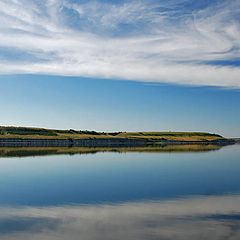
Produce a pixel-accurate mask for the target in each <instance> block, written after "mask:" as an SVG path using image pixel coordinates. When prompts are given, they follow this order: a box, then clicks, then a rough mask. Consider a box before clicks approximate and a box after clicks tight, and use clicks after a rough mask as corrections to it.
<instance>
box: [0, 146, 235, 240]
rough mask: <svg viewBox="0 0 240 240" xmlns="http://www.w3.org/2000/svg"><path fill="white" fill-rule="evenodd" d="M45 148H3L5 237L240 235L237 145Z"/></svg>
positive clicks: (0, 220)
mask: <svg viewBox="0 0 240 240" xmlns="http://www.w3.org/2000/svg"><path fill="white" fill-rule="evenodd" d="M1 150H2V151H1ZM40 150H41V149H38V150H36V151H37V153H36V152H35V154H33V149H31V151H30V149H28V150H26V149H15V150H14V151H15V153H14V154H13V152H12V151H13V150H12V149H0V153H1V154H0V156H1V157H0V239H4V240H5V239H8V240H11V239H18V240H21V239H24V240H26V239H27V240H28V239H31V240H32V239H33V240H34V239H44V240H50V239H51V240H52V239H69V240H72V239H83V240H85V239H87V240H88V239H89V240H90V239H93V240H95V239H126V240H128V239H129V240H133V239H164V240H165V239H174V240H178V239H197V240H198V239H213V240H214V239H219V240H220V239H221V240H222V239H239V238H240V231H239V229H240V174H239V172H240V145H233V146H227V147H223V148H221V149H220V148H213V149H210V148H209V149H201V151H196V148H195V149H189V148H187V149H186V147H185V150H179V148H178V149H175V151H174V149H166V148H165V150H164V151H162V150H161V151H160V150H158V151H156V150H154V151H153V149H151V151H149V150H148V151H147V150H143V149H142V150H141V151H136V149H135V150H133V149H132V150H131V151H129V149H128V150H126V149H125V150H124V151H123V149H122V150H121V151H117V152H116V149H115V150H111V151H110V152H108V151H107V150H106V149H104V150H103V149H102V150H101V151H100V150H99V151H96V149H95V151H92V150H91V151H90V150H89V151H87V152H91V153H93V152H94V153H95V154H86V149H85V151H80V152H79V150H77V151H76V149H75V150H74V151H73V149H71V155H69V154H67V152H66V149H65V150H64V149H63V150H61V151H60V150H59V149H58V151H57V152H56V149H55V151H54V153H53V152H51V154H50V155H48V154H47V151H46V149H45V150H42V151H44V154H40V153H39V151H40ZM49 150H50V149H48V151H49ZM21 151H22V154H21V153H20V152H21ZM26 151H27V153H28V154H26ZM23 152H24V154H23ZM40 152H41V151H40ZM59 152H60V153H61V154H59ZM73 152H74V153H75V154H73ZM30 153H31V154H30ZM41 153H42V152H41ZM80 153H81V154H80ZM9 156H11V157H9ZM14 156H15V157H14Z"/></svg>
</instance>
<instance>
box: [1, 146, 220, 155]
mask: <svg viewBox="0 0 240 240" xmlns="http://www.w3.org/2000/svg"><path fill="white" fill-rule="evenodd" d="M222 147H223V146H220V145H213V144H179V145H157V146H146V147H116V148H110V147H0V157H26V156H45V155H59V154H68V155H74V154H95V153H98V152H119V153H126V152H155V153H161V152H207V151H214V150H219V149H221V148H222Z"/></svg>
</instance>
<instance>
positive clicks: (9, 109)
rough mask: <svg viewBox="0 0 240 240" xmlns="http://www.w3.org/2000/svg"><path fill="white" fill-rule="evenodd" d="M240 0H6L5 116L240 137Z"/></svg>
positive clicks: (0, 35) (1, 13) (1, 11)
mask: <svg viewBox="0 0 240 240" xmlns="http://www.w3.org/2000/svg"><path fill="white" fill-rule="evenodd" d="M239 16H240V2H239V1H238V0H231V1H229V0H228V1H225V0H221V1H220V0H213V1H210V0H205V1H193V0H191V1H190V0H178V1H176V0H161V1H152V0H150V1H146V0H136V1H123V0H114V1H113V0H112V1H110V0H95V1H86V0H85V1H83V0H44V1H37V0H1V1H0V22H1V25H0V83H1V95H0V110H1V115H0V124H1V125H25V126H42V127H53V128H77V129H95V130H109V131H117V130H132V131H135V130H172V131H173V130H182V131H183V130H189V131H190V130H196V131H211V132H219V133H222V134H224V135H227V136H240V128H239V122H240V121H239V120H240V110H238V108H239V107H238V105H239V102H240V93H239V88H240V79H239V76H240V64H239V62H240V18H239Z"/></svg>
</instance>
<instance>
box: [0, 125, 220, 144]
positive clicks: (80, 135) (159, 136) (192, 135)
mask: <svg viewBox="0 0 240 240" xmlns="http://www.w3.org/2000/svg"><path fill="white" fill-rule="evenodd" d="M0 138H20V139H33V138H34V139H35V138H41V139H69V138H71V139H89V138H126V139H146V140H152V141H164V140H173V141H212V140H219V139H224V138H223V137H222V136H220V135H218V134H212V133H204V132H112V133H111V132H95V131H81V130H80V131H77V130H73V129H69V130H56V129H45V128H28V127H1V126H0Z"/></svg>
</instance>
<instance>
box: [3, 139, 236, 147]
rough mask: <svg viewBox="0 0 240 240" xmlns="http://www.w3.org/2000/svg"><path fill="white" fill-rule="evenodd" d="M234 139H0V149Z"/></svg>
mask: <svg viewBox="0 0 240 240" xmlns="http://www.w3.org/2000/svg"><path fill="white" fill-rule="evenodd" d="M237 142H238V141H237V140H234V139H218V140H211V141H207V140H204V141H182V140H157V139H156V140H153V139H128V138H86V139H84V138H82V139H72V138H69V139H44V138H42V139H37V138H36V139H32V138H31V139H30V138H29V139H28V138H24V139H20V138H0V147H137V146H142V147H143V146H153V145H181V144H188V145H189V144H190V145H191V144H199V145H208V144H212V145H220V146H222V145H231V144H235V143H237Z"/></svg>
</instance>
